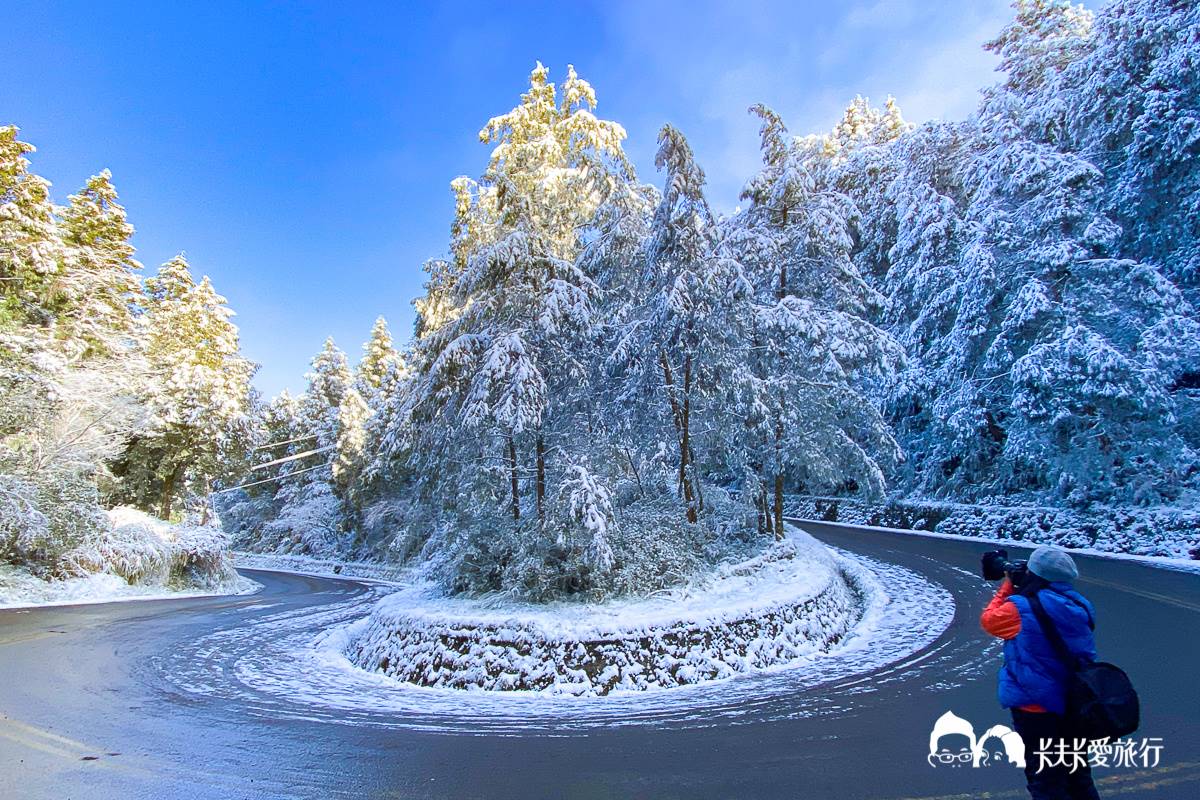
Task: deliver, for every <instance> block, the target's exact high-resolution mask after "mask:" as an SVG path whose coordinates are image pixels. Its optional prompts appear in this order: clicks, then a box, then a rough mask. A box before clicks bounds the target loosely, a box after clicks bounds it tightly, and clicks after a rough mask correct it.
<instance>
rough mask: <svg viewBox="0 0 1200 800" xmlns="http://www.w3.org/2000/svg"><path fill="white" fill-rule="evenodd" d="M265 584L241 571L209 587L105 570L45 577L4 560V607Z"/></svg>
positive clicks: (203, 593) (206, 593)
mask: <svg viewBox="0 0 1200 800" xmlns="http://www.w3.org/2000/svg"><path fill="white" fill-rule="evenodd" d="M261 588H262V587H261V586H259V584H257V583H255V582H254V581H252V580H250V579H249V578H243V577H241V576H240V575H239V576H237V578H235V579H234V580H233V581H231V582H229V583H227V584H222V585H220V586H216V587H212V588H209V589H200V588H194V587H193V588H180V589H172V588H170V587H167V586H163V585H162V584H148V585H131V584H130V583H128V582H127V581H126V580H125V579H124V578H121V577H120V576H118V575H112V574H109V573H104V572H101V573H97V574H95V575H88V576H86V577H83V578H68V579H66V580H61V581H44V580H42V579H41V578H38V577H36V576H35V575H33V574H31V573H30V572H29V571H28V570H26V569H23V568H20V567H14V566H11V565H9V564H0V608H27V607H30V606H62V605H77V604H82V603H112V602H117V601H123V600H168V599H178V598H182V597H210V596H213V595H225V594H251V593H252V592H257V591H258V590H259V589H261Z"/></svg>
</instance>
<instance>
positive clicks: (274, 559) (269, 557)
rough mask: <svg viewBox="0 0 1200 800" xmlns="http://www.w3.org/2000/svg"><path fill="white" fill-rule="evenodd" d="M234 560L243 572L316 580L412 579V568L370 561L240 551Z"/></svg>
mask: <svg viewBox="0 0 1200 800" xmlns="http://www.w3.org/2000/svg"><path fill="white" fill-rule="evenodd" d="M233 559H234V565H235V566H236V567H238V568H242V569H258V570H264V571H267V572H293V573H296V574H297V575H313V576H315V577H318V578H354V579H356V580H366V581H373V582H376V583H384V584H391V585H395V586H400V585H406V584H408V583H411V582H412V580H413V572H412V568H411V567H407V566H397V565H395V564H379V563H375V562H372V561H339V560H337V559H332V558H313V557H311V556H299V555H286V554H283V553H250V552H246V551H242V550H236V551H234V552H233Z"/></svg>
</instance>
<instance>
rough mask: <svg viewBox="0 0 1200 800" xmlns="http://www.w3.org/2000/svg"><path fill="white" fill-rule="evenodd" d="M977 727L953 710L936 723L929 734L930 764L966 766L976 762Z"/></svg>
mask: <svg viewBox="0 0 1200 800" xmlns="http://www.w3.org/2000/svg"><path fill="white" fill-rule="evenodd" d="M975 745H976V742H975V727H974V726H973V725H972V724H971V723H969V722H967V721H966V720H965V719H963V718H962V717H960V716H957V715H955V713H954V712H953V711H947V712H946V713H945V714H943V715H942V716H941V717H939V718H938V721H937V722H936V723H934V726H933V733H931V734H929V757H928V758H927V759H926V760H927V761H928V762H929V766H931V767H936V766H939V765H945V766H949V767H965V766H966V765H968V764H971V765H972V766H974V763H975Z"/></svg>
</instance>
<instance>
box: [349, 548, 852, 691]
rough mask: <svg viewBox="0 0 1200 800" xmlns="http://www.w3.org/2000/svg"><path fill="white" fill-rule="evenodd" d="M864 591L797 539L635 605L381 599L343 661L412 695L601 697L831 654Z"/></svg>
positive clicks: (419, 595)
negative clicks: (428, 691)
mask: <svg viewBox="0 0 1200 800" xmlns="http://www.w3.org/2000/svg"><path fill="white" fill-rule="evenodd" d="M863 593H864V589H863V588H862V587H861V586H860V585H859V584H858V581H857V579H856V578H854V577H851V576H850V575H849V574H848V573H846V572H844V571H843V570H842V569H841V568H840V567H839V566H838V564H837V563H836V562H835V561H834V560H833V558H832V557H831V556H830V555H829V553H828V552H827V551H826V550H825V549H824V547H823V546H822V545H820V544H819V543H818V542H816V541H815V540H813V539H811V537H808V536H807V535H806V534H804V533H801V532H797V531H793V532H791V534H790V537H789V538H788V539H787V540H785V541H783V542H781V543H778V544H776V545H774V546H772V547H770V548H769V549H768V550H767V551H766V552H764V553H763V554H762V555H759V556H757V557H755V558H753V559H750V560H748V561H743V562H740V563H736V564H728V565H725V566H724V567H722V568H720V569H719V570H718V572H717V573H716V574H715V575H714V576H713V578H712V579H711V580H710V581H709V582H707V583H706V584H704V585H702V586H689V587H686V588H682V589H680V590H678V591H675V592H671V593H669V594H664V595H661V596H658V597H655V598H651V599H646V600H641V601H626V602H614V603H604V604H599V605H590V606H583V605H578V604H576V605H570V604H561V605H559V606H548V607H547V606H529V605H520V606H518V605H499V606H492V607H489V605H488V604H486V603H482V602H479V601H473V600H457V599H445V598H435V597H431V596H429V595H427V594H426V593H425V592H424V591H423V590H421V589H414V590H412V591H401V592H399V593H397V594H396V595H393V596H391V597H389V598H387V599H385V600H384V601H382V602H381V603H380V604H379V605H378V606H377V607H376V609H375V611H374V612H373V614H372V615H371V618H370V620H369V621H368V623H367V624H366V626H365V627H364V628H363V630H362V631H361V633H360V634H359V635H358V636H357V637H355V638H353V639H352V640H351V642H350V644H349V645H348V647H347V651H346V655H347V657H348V658H349V659H350V661H351V662H353V663H354V664H356V665H357V666H359V667H361V668H363V669H367V670H371V671H376V672H380V673H383V674H385V675H388V676H390V677H392V678H395V679H396V680H399V681H405V682H408V683H412V684H417V685H421V686H432V687H441V688H449V689H483V690H492V691H537V692H548V693H554V694H574V695H603V694H608V693H609V692H612V691H640V690H646V689H655V688H669V687H674V686H681V685H686V684H694V683H699V682H702V681H711V680H719V679H723V678H729V677H732V676H734V675H737V674H739V673H744V672H749V671H753V670H762V669H767V668H770V667H777V666H781V665H786V664H788V663H789V662H794V661H796V660H797V659H801V658H804V657H806V656H812V655H815V654H819V653H821V652H827V651H829V650H830V649H832V648H833V647H835V646H836V645H837V644H838V643H839V642H840V641H842V639H843V638H845V637H846V635H847V634H848V633H849V632H850V631H851V629H852V628H853V627H854V626H855V625H856V624H857V622H858V621H859V620H860V618H861V617H862V611H863V606H864V597H863Z"/></svg>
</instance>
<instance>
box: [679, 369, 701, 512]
mask: <svg viewBox="0 0 1200 800" xmlns="http://www.w3.org/2000/svg"><path fill="white" fill-rule="evenodd" d="M691 414H692V356H691V354H690V353H689V354H688V356H687V358H685V359H684V362H683V416H682V420H683V437H682V438H681V439H680V442H679V479H680V480H681V481H683V499H684V502H686V503H687V519H688V522H695V521H696V520H697V519H699V516H698V515H697V513H696V499H695V492H694V491H693V487H692V476H691V475H690V474H689V470H688V466H689V464H690V463H691V459H690V456H691V453H692V440H691Z"/></svg>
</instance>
